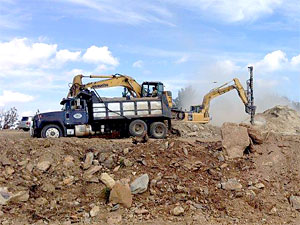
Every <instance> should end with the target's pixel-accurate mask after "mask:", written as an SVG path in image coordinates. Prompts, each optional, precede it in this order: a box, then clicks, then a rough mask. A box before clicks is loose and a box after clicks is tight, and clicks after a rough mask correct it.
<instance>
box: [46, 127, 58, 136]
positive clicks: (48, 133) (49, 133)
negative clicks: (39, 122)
mask: <svg viewBox="0 0 300 225" xmlns="http://www.w3.org/2000/svg"><path fill="white" fill-rule="evenodd" d="M46 137H47V138H58V137H59V131H58V130H57V129H56V128H49V129H48V130H47V131H46Z"/></svg>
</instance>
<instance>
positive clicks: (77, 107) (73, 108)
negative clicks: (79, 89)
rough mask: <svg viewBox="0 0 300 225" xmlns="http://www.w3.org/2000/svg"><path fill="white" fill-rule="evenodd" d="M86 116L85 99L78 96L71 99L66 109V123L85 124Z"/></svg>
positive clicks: (86, 121)
mask: <svg viewBox="0 0 300 225" xmlns="http://www.w3.org/2000/svg"><path fill="white" fill-rule="evenodd" d="M88 118H89V116H88V112H87V107H86V101H85V100H83V99H80V98H78V99H73V100H71V101H70V107H69V109H68V110H67V111H66V118H65V120H66V123H67V124H72V125H80V124H87V123H88Z"/></svg>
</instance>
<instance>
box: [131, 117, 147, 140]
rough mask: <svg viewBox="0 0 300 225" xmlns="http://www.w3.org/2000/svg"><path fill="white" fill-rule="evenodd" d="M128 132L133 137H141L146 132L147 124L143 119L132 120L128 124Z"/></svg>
mask: <svg viewBox="0 0 300 225" xmlns="http://www.w3.org/2000/svg"><path fill="white" fill-rule="evenodd" d="M129 133H130V134H131V135H132V136H135V137H142V136H143V135H145V133H147V124H146V123H145V122H144V121H143V120H134V121H132V122H131V123H130V124H129Z"/></svg>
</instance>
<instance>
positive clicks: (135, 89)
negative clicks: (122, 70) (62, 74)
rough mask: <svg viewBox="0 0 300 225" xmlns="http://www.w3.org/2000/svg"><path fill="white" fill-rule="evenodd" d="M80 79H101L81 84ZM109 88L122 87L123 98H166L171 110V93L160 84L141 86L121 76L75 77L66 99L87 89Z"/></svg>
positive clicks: (148, 83)
mask: <svg viewBox="0 0 300 225" xmlns="http://www.w3.org/2000/svg"><path fill="white" fill-rule="evenodd" d="M82 78H101V79H103V80H99V81H96V82H90V83H86V84H83V83H82ZM111 87H124V92H123V97H127V96H130V97H135V98H142V97H161V96H163V95H165V96H166V99H167V105H168V107H170V108H172V104H173V103H172V93H171V92H170V91H165V90H164V85H163V83H162V82H156V81H149V82H148V81H146V82H143V83H142V85H140V84H139V83H137V82H136V81H135V79H133V78H132V77H130V76H126V75H122V74H114V75H90V76H83V75H81V74H80V75H76V76H75V77H74V78H73V83H72V85H71V87H70V90H69V93H68V96H67V97H68V98H71V97H75V96H77V95H78V94H79V93H80V91H82V90H87V89H99V88H111Z"/></svg>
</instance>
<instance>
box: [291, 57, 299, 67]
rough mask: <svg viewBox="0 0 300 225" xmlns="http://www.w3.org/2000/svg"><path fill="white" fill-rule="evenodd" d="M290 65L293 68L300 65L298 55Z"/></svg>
mask: <svg viewBox="0 0 300 225" xmlns="http://www.w3.org/2000/svg"><path fill="white" fill-rule="evenodd" d="M291 64H292V65H293V66H297V65H299V64H300V55H297V56H294V57H293V58H292V60H291Z"/></svg>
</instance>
